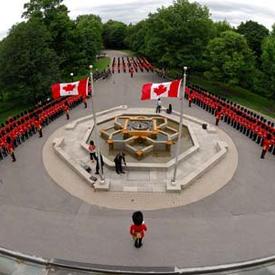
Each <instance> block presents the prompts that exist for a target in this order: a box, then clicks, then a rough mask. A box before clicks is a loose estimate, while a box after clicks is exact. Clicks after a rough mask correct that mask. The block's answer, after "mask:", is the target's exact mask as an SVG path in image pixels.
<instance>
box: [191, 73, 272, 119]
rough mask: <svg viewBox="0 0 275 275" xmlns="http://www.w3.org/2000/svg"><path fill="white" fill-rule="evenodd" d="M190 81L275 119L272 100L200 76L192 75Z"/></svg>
mask: <svg viewBox="0 0 275 275" xmlns="http://www.w3.org/2000/svg"><path fill="white" fill-rule="evenodd" d="M190 81H191V82H192V83H193V84H195V85H198V86H201V87H202V88H204V89H206V90H208V91H210V92H213V93H215V94H217V95H220V96H223V97H225V98H227V99H230V100H232V101H234V102H237V103H239V104H241V105H243V106H246V107H247V108H250V109H253V110H255V111H258V112H260V113H262V114H264V115H267V116H270V117H272V118H275V101H274V100H270V99H267V98H265V97H262V96H260V95H257V94H254V93H252V92H250V91H248V90H245V89H242V88H240V87H230V86H228V85H226V84H224V83H220V82H213V81H209V80H207V79H205V78H204V77H202V76H197V75H192V76H191V78H190Z"/></svg>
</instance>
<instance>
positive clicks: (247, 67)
mask: <svg viewBox="0 0 275 275" xmlns="http://www.w3.org/2000/svg"><path fill="white" fill-rule="evenodd" d="M26 1H27V0H26ZM22 17H23V18H24V19H25V22H23V23H20V24H16V25H14V26H13V27H12V28H11V30H10V32H9V34H8V35H7V37H6V38H4V39H3V40H2V41H0V89H1V91H0V100H3V99H4V98H5V97H9V98H17V99H20V98H26V95H27V96H30V97H31V98H32V99H35V98H37V97H46V96H48V95H49V88H50V84H51V83H53V82H55V81H60V82H63V81H68V80H69V79H70V77H69V75H70V72H74V74H75V75H78V76H83V75H85V74H87V73H88V69H87V67H88V65H89V64H91V63H93V62H94V61H95V58H96V54H98V53H99V52H100V50H101V49H102V48H103V46H104V47H105V48H112V49H125V48H129V49H131V50H133V51H134V52H135V53H136V54H138V55H144V56H146V57H147V58H148V59H149V60H150V61H151V62H153V63H154V65H155V66H158V67H161V68H167V69H169V70H171V71H176V72H177V74H178V72H181V71H182V68H183V66H188V67H189V68H190V70H192V72H194V73H200V74H201V73H204V75H205V76H207V78H209V79H212V80H217V81H221V82H224V83H226V84H230V85H233V86H234V85H238V86H241V87H244V88H248V89H250V90H252V91H254V92H257V93H259V94H261V95H264V96H267V97H272V98H274V97H275V92H274V91H275V68H274V64H275V50H274V49H275V42H274V40H275V25H274V26H273V29H272V31H271V32H269V31H268V29H266V28H265V27H264V26H263V25H261V24H259V23H257V22H254V21H251V20H250V21H247V22H245V23H241V24H240V25H239V26H238V27H237V28H236V29H235V28H233V27H232V26H231V25H230V24H229V23H228V22H227V21H220V22H213V20H212V19H211V17H210V13H209V10H208V8H207V7H206V6H204V5H200V4H199V3H197V2H192V3H191V2H190V1H189V0H175V1H174V2H173V4H172V5H170V6H168V7H161V8H159V9H158V10H157V11H156V12H154V13H151V14H149V16H148V17H147V18H145V19H143V20H142V21H140V22H137V23H136V24H129V25H128V26H127V25H126V24H125V23H123V22H120V21H114V20H109V21H107V22H106V23H104V24H103V23H102V21H101V18H100V17H99V16H97V15H93V14H86V15H81V16H78V17H77V18H76V19H75V20H73V19H71V18H70V17H69V11H68V8H67V7H66V5H65V4H64V3H63V0H28V1H27V2H26V3H25V5H24V12H23V14H22Z"/></svg>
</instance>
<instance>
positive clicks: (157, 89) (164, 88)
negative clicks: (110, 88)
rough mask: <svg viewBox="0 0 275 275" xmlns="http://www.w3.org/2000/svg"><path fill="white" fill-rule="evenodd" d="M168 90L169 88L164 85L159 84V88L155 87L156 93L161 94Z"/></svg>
mask: <svg viewBox="0 0 275 275" xmlns="http://www.w3.org/2000/svg"><path fill="white" fill-rule="evenodd" d="M166 90H167V88H166V87H165V86H164V85H162V84H161V85H159V86H158V87H157V88H154V93H155V94H156V95H157V96H159V95H161V94H163V93H165V92H166Z"/></svg>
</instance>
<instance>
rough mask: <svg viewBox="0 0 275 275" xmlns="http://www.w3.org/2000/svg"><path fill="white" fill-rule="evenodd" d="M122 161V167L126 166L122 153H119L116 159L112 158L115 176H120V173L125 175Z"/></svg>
mask: <svg viewBox="0 0 275 275" xmlns="http://www.w3.org/2000/svg"><path fill="white" fill-rule="evenodd" d="M122 161H123V163H124V165H125V166H126V161H125V154H124V153H123V152H119V153H118V154H117V155H116V157H115V158H114V162H115V167H116V172H117V174H120V173H122V174H124V173H125V172H124V171H123V169H122Z"/></svg>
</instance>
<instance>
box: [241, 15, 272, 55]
mask: <svg viewBox="0 0 275 275" xmlns="http://www.w3.org/2000/svg"><path fill="white" fill-rule="evenodd" d="M237 32H238V33H240V34H242V35H244V37H245V38H246V40H247V43H248V46H249V47H250V48H251V49H252V50H253V51H254V53H255V54H256V57H257V59H259V58H260V57H261V54H262V42H263V40H264V38H265V37H267V36H268V34H269V31H268V29H267V28H266V27H265V26H263V25H261V24H259V23H257V22H254V21H251V20H249V21H246V22H245V23H243V22H242V23H241V24H240V25H239V26H238V28H237Z"/></svg>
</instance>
